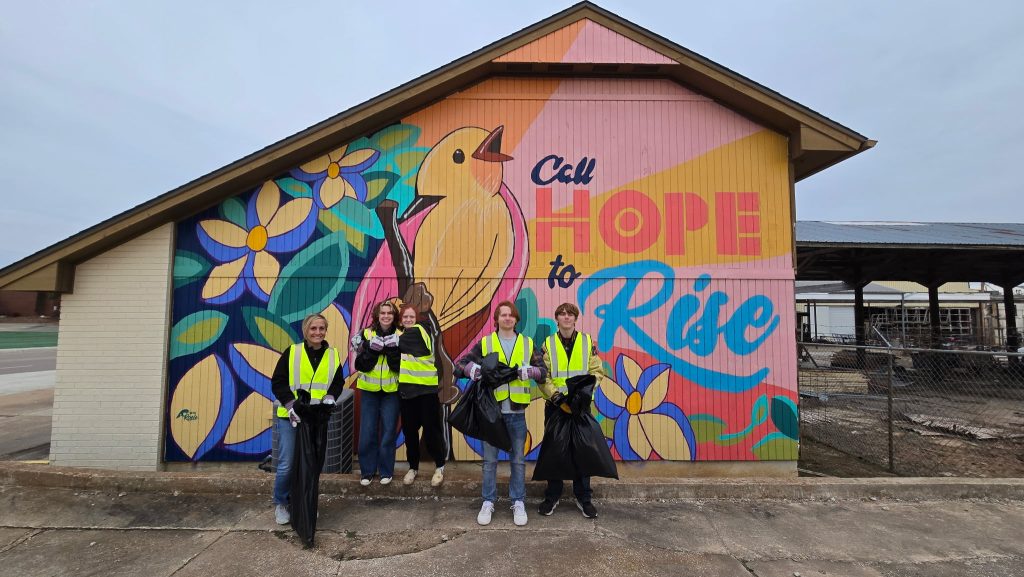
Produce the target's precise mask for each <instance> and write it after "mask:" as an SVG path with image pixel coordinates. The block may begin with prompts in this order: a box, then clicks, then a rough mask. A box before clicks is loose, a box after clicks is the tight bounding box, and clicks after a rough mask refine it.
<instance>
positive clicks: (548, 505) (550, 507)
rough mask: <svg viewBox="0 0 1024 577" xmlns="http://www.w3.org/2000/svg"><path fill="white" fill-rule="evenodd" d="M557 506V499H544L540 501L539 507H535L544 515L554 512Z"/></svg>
mask: <svg viewBox="0 0 1024 577" xmlns="http://www.w3.org/2000/svg"><path fill="white" fill-rule="evenodd" d="M557 506H558V501H548V500H547V499H544V500H543V501H541V503H540V507H537V512H538V513H540V514H541V515H544V516H545V517H546V516H548V515H550V514H552V513H554V512H555V507H557Z"/></svg>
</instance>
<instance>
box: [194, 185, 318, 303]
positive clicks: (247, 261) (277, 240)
mask: <svg viewBox="0 0 1024 577" xmlns="http://www.w3.org/2000/svg"><path fill="white" fill-rule="evenodd" d="M317 215H318V211H317V210H314V209H313V201H312V199H309V198H296V199H292V200H289V201H288V202H286V203H284V204H283V205H282V204H281V190H280V188H278V186H277V184H276V183H275V182H273V181H267V182H265V183H263V186H262V187H260V189H259V191H257V192H256V193H254V194H253V195H252V196H251V197H250V198H249V203H248V206H247V208H246V213H245V226H244V227H242V226H239V225H238V224H235V223H234V222H230V221H228V220H218V219H210V220H203V221H200V222H199V225H198V226H197V227H196V234H197V236H198V237H199V243H200V245H202V247H203V248H204V249H205V250H206V252H207V253H209V254H210V256H211V257H213V259H214V260H215V261H217V262H218V263H220V264H218V265H217V266H215V267H214V268H213V270H211V271H210V274H209V276H208V277H207V279H206V284H204V285H203V290H202V295H201V296H202V299H203V300H204V301H205V302H207V303H210V304H224V303H229V302H232V301H234V300H235V299H237V298H238V297H240V296H242V294H243V293H244V292H245V291H246V290H248V291H249V292H251V293H252V294H253V295H255V296H256V297H257V298H258V299H260V300H262V301H264V302H266V301H267V300H269V299H270V293H271V291H273V290H274V285H275V284H276V283H277V277H278V274H280V272H281V264H280V263H279V262H278V260H277V257H275V256H274V255H275V254H281V253H288V252H294V251H296V250H298V249H300V248H302V247H303V245H305V244H306V242H307V241H308V240H309V237H310V235H312V234H313V231H314V230H315V229H316V222H317Z"/></svg>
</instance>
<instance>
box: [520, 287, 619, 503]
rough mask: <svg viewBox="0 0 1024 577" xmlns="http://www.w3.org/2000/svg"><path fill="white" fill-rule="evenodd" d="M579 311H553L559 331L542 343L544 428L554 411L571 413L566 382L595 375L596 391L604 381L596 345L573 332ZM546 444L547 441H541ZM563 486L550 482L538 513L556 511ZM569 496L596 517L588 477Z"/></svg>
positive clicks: (565, 306)
mask: <svg viewBox="0 0 1024 577" xmlns="http://www.w3.org/2000/svg"><path fill="white" fill-rule="evenodd" d="M579 316H580V309H579V307H577V306H576V305H574V304H572V303H562V304H560V305H558V307H556V308H555V323H557V325H558V331H557V332H555V333H554V334H552V335H551V336H549V337H548V338H546V339H544V344H543V345H542V347H541V348H542V351H543V358H544V366H545V367H546V368H547V374H548V378H547V379H546V381H545V382H544V383H542V384H539V387H540V392H541V394H542V395H544V398H546V399H547V400H548V402H547V404H545V405H544V424H545V428H546V426H547V422H548V420H549V419H550V418H552V415H553V413H554V411H558V410H562V411H563V412H565V413H571V412H572V410H571V409H570V407H569V405H568V403H566V402H565V399H566V395H567V394H568V393H569V390H568V387H567V385H566V381H567V380H568V379H569V378H571V377H576V376H579V375H594V377H595V380H596V382H595V384H594V388H595V389H596V388H597V387H598V386H600V384H601V380H602V379H603V378H604V376H605V373H604V363H602V362H601V358H600V357H598V355H597V342H595V341H594V339H593V338H592V337H591V336H590V335H588V334H586V333H581V332H578V331H577V330H576V321H577V320H579ZM544 440H545V442H546V441H548V438H547V437H546V436H545V437H544ZM562 489H563V482H562V480H561V479H549V480H548V486H547V489H545V490H544V500H543V501H541V504H540V506H539V507H538V508H537V512H538V513H540V514H541V515H544V516H547V515H550V514H551V513H553V512H554V511H555V507H557V506H558V500H559V499H560V498H561V497H562ZM572 493H573V496H574V497H576V507H577V508H578V509H579V510H580V512H581V513H583V516H584V517H587V518H588V519H590V518H593V517H597V508H595V507H594V504H593V502H592V501H591V497H592V495H593V491H592V490H591V488H590V477H585V476H581V475H577V476H576V477H575V478H574V479H573V481H572Z"/></svg>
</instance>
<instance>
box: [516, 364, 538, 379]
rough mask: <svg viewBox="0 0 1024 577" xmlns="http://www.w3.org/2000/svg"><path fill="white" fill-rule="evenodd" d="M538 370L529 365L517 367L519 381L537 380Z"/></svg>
mask: <svg viewBox="0 0 1024 577" xmlns="http://www.w3.org/2000/svg"><path fill="white" fill-rule="evenodd" d="M539 378H540V369H538V368H537V367H532V366H530V365H523V366H521V367H519V379H520V380H522V381H528V380H530V379H539Z"/></svg>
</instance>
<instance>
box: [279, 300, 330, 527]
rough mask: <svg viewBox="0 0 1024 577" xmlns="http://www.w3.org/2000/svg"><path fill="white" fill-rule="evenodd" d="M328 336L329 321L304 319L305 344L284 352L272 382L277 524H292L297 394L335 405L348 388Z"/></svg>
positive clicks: (316, 316)
mask: <svg viewBox="0 0 1024 577" xmlns="http://www.w3.org/2000/svg"><path fill="white" fill-rule="evenodd" d="M326 336H327V319H326V318H324V316H323V315H320V314H311V315H309V316H307V317H306V318H305V319H303V321H302V342H301V343H296V344H293V345H292V346H290V347H288V348H287V349H286V350H285V351H284V352H283V353H281V358H280V359H278V361H277V366H276V367H275V368H274V376H273V377H271V379H270V385H271V390H272V391H273V393H274V397H275V398H276V399H277V402H278V404H279V406H278V407H277V412H276V415H277V418H276V419H274V427H275V428H276V432H277V437H278V450H277V474H276V476H275V477H274V505H275V507H274V519H275V521H277V524H278V525H287V524H288V523H289V522H290V521H291V512H290V511H289V507H288V505H289V497H290V493H291V476H292V466H293V464H294V458H295V427H297V426H298V425H299V423H300V422H301V421H302V419H300V418H299V416H298V415H297V414H295V410H294V408H293V405H294V404H295V400H296V395H295V392H296V391H298V390H299V389H305V390H307V391H309V396H310V398H311V399H312V401H313V402H315V403H324V404H327V405H333V404H334V400H335V398H336V397H337V396H338V395H339V394H341V391H342V389H344V388H345V378H344V377H343V376H342V371H341V364H342V363H343V362H344V361H345V359H344V357H342V356H341V355H340V354H339V353H338V349H336V348H333V347H331V345H330V344H329V343H328V342H327V341H326V340H324V337H326Z"/></svg>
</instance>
